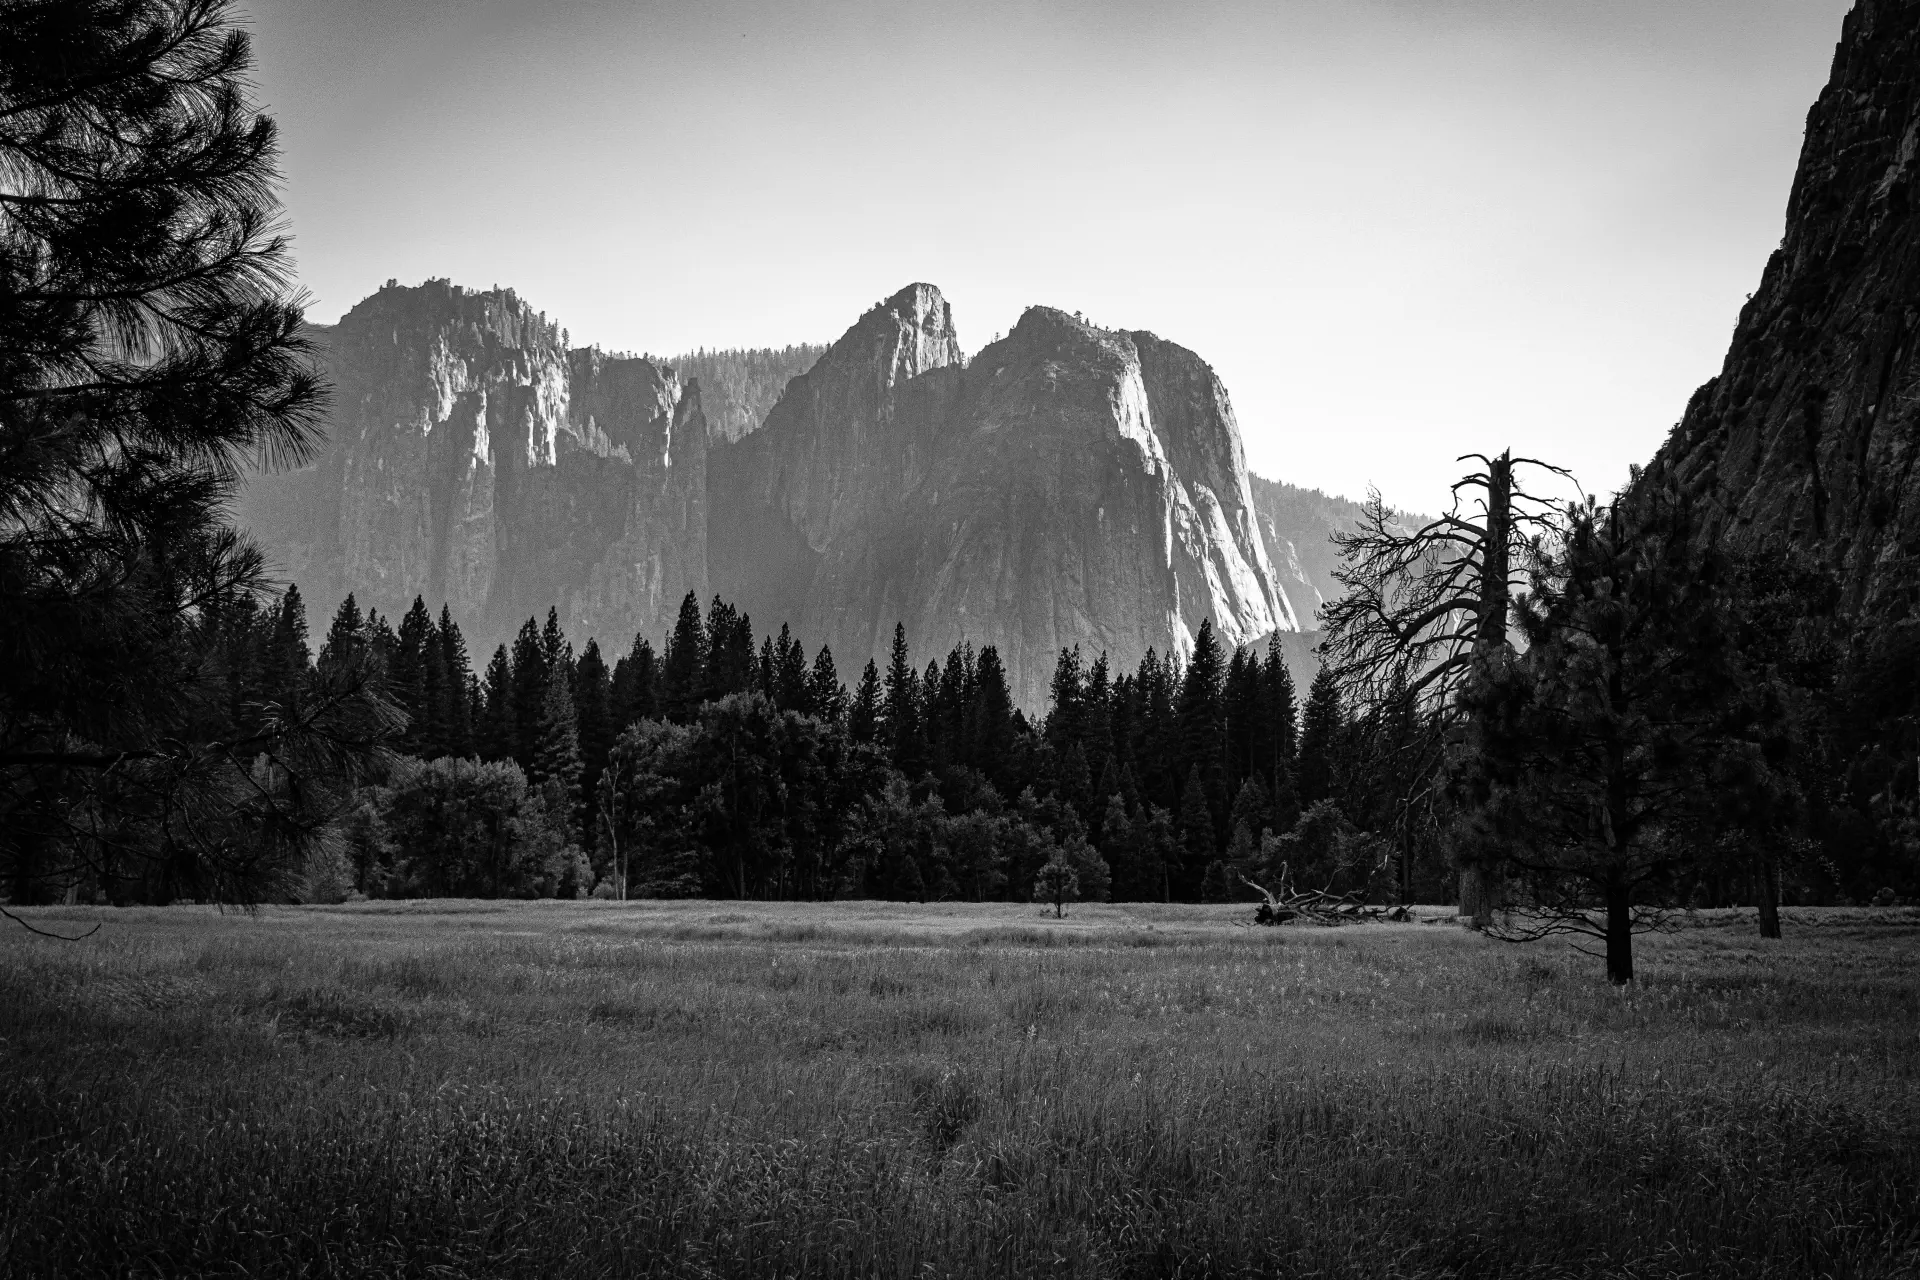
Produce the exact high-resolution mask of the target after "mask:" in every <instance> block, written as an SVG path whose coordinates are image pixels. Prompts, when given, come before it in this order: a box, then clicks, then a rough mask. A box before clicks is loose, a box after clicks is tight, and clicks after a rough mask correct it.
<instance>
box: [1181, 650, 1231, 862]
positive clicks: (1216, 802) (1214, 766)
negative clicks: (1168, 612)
mask: <svg viewBox="0 0 1920 1280" xmlns="http://www.w3.org/2000/svg"><path fill="white" fill-rule="evenodd" d="M1225 679H1226V663H1225V661H1224V660H1223V659H1222V657H1221V654H1220V643H1219V641H1218V640H1217V639H1216V638H1215V636H1214V633H1213V620H1212V619H1211V618H1209V619H1206V620H1203V621H1202V622H1201V623H1200V631H1199V634H1198V635H1196V636H1195V637H1194V641H1193V661H1192V662H1191V663H1189V664H1188V666H1187V670H1186V675H1185V678H1184V679H1182V680H1181V682H1180V701H1179V706H1178V707H1177V709H1176V712H1175V714H1176V716H1177V718H1178V721H1179V734H1180V738H1179V746H1180V752H1181V759H1182V760H1183V761H1184V762H1185V763H1187V764H1188V765H1193V766H1198V767H1199V769H1200V779H1201V787H1202V795H1203V796H1204V797H1205V802H1206V806H1207V812H1208V813H1209V814H1210V815H1212V817H1213V824H1214V846H1213V847H1214V848H1215V849H1216V850H1218V849H1219V848H1220V846H1221V844H1223V843H1224V836H1225V834H1226V833H1225V830H1224V828H1225V826H1226V820H1227V751H1226V730H1227V723H1226V715H1225V713H1224V712H1225V709H1224V706H1223V704H1222V700H1221V690H1222V687H1223V685H1224V683H1225ZM1180 802H1181V804H1182V805H1183V806H1184V805H1185V804H1186V803H1187V797H1186V794H1185V791H1184V789H1183V791H1182V794H1181V797H1180ZM1183 814H1184V810H1183ZM1182 826H1183V828H1184V826H1185V818H1184V816H1183V818H1182ZM1182 838H1183V839H1189V840H1190V839H1191V838H1192V837H1191V835H1189V834H1188V833H1187V832H1186V831H1184V830H1183V832H1182ZM1205 866H1206V864H1205V863H1202V864H1200V867H1199V868H1196V870H1195V874H1196V875H1198V874H1199V873H1200V871H1202V870H1204V868H1205Z"/></svg>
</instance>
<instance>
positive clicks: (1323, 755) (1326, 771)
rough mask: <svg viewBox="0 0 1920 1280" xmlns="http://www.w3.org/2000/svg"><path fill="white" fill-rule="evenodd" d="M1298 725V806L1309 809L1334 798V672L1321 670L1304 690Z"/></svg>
mask: <svg viewBox="0 0 1920 1280" xmlns="http://www.w3.org/2000/svg"><path fill="white" fill-rule="evenodd" d="M1300 719H1301V725H1300V804H1301V806H1302V807H1303V808H1312V807H1313V806H1314V805H1315V804H1317V803H1319V802H1320V801H1322V800H1330V799H1333V798H1334V794H1333V790H1334V786H1333V784H1334V777H1335V772H1334V765H1335V758H1336V754H1337V752H1338V751H1339V749H1340V735H1341V714H1340V686H1339V684H1338V683H1336V682H1335V680H1334V676H1333V670H1332V668H1330V667H1322V668H1320V671H1319V673H1318V674H1317V675H1315V676H1314V677H1313V684H1312V686H1311V687H1310V688H1309V689H1308V690H1307V709H1306V712H1305V713H1304V714H1303V715H1302V716H1301V718H1300Z"/></svg>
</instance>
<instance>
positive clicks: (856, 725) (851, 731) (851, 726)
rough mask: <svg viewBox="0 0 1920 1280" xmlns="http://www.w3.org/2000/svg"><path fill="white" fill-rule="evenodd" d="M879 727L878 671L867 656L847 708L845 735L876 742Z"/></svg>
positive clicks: (856, 739) (862, 740) (861, 740)
mask: <svg viewBox="0 0 1920 1280" xmlns="http://www.w3.org/2000/svg"><path fill="white" fill-rule="evenodd" d="M880 728H881V726H880V671H879V669H878V668H877V667H875V666H874V665H873V659H872V658H868V659H867V668H866V670H864V671H862V672H861V673H860V684H859V685H858V687H856V688H855V689H854V691H853V705H852V706H850V707H849V708H848V709H847V736H849V737H851V738H852V739H853V740H854V741H855V742H877V741H879V737H880Z"/></svg>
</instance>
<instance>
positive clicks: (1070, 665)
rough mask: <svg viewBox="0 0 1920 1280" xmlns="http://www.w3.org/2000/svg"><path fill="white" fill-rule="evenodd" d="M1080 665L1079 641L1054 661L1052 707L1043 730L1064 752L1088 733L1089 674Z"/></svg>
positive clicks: (1048, 739)
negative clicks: (1087, 699) (1087, 686)
mask: <svg viewBox="0 0 1920 1280" xmlns="http://www.w3.org/2000/svg"><path fill="white" fill-rule="evenodd" d="M1081 666H1082V664H1081V660H1080V646H1079V645H1075V646H1073V648H1071V649H1067V648H1064V647H1063V648H1062V649H1061V650H1060V656H1059V658H1058V659H1056V660H1055V661H1054V664H1053V682H1052V684H1051V686H1050V688H1049V706H1050V709H1049V710H1048V712H1047V725H1046V729H1045V730H1044V731H1043V732H1044V735H1045V737H1046V740H1047V743H1048V745H1050V746H1051V747H1052V748H1053V749H1054V750H1055V751H1056V752H1058V753H1060V754H1061V755H1065V754H1066V750H1067V748H1068V747H1069V746H1071V745H1072V744H1073V743H1076V742H1079V741H1081V740H1082V739H1083V738H1084V737H1085V736H1086V678H1085V675H1084V673H1083V672H1082V670H1081Z"/></svg>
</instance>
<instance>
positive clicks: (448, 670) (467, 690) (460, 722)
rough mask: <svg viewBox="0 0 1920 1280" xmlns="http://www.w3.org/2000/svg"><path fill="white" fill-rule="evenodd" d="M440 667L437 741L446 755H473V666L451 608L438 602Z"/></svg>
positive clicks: (465, 642)
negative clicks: (442, 679) (441, 703)
mask: <svg viewBox="0 0 1920 1280" xmlns="http://www.w3.org/2000/svg"><path fill="white" fill-rule="evenodd" d="M437 630H438V633H439V640H440V669H441V670H442V671H443V672H444V673H445V680H446V684H445V686H444V694H443V696H444V698H445V700H446V701H445V709H444V711H443V712H442V713H441V738H442V743H441V745H442V746H443V747H444V748H445V750H446V753H447V754H448V755H450V756H455V757H459V758H462V759H464V758H466V757H468V756H471V755H473V753H474V750H475V746H474V714H473V704H474V695H473V692H472V689H473V683H474V681H473V668H472V664H471V663H470V662H469V660H468V658H467V639H466V637H465V636H463V635H461V634H460V627H459V624H457V623H455V622H454V620H453V611H452V610H451V609H449V608H448V607H447V606H446V605H444V604H443V605H441V606H440V625H439V627H438V628H437Z"/></svg>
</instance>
